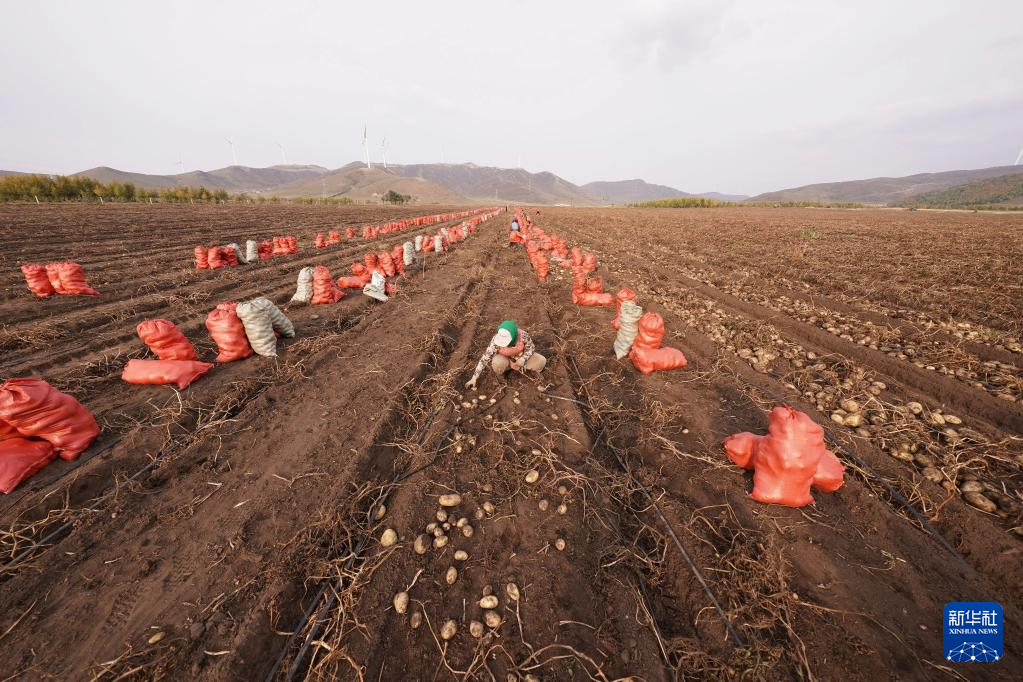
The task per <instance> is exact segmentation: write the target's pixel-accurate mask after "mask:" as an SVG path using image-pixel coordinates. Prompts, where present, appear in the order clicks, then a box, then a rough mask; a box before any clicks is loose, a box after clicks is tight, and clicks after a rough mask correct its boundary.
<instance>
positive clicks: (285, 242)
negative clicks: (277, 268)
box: [195, 237, 298, 270]
mask: <svg viewBox="0 0 1023 682" xmlns="http://www.w3.org/2000/svg"><path fill="white" fill-rule="evenodd" d="M297 252H298V238H297V237H273V238H272V239H267V240H264V241H261V242H257V241H256V240H254V239H249V240H247V241H246V242H245V251H244V252H243V251H242V248H241V247H240V246H239V245H238V244H235V243H231V244H228V245H227V246H211V247H209V248H207V247H205V246H203V245H202V244H200V245H198V246H196V247H195V269H196V270H219V269H220V268H227V267H234V266H236V265H247V264H249V263H255V262H256V261H258V260H269V259H270V258H272V257H273V256H281V255H286V254H289V253H297Z"/></svg>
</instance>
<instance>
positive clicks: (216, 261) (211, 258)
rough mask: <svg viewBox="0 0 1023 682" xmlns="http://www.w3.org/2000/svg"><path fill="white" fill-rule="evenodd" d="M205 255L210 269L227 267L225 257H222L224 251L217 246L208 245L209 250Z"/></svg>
mask: <svg viewBox="0 0 1023 682" xmlns="http://www.w3.org/2000/svg"><path fill="white" fill-rule="evenodd" d="M206 256H207V262H208V263H209V264H210V269H211V270H217V269H219V268H225V267H227V259H226V258H225V257H224V251H223V249H221V248H220V247H219V246H213V247H210V250H209V251H207V252H206Z"/></svg>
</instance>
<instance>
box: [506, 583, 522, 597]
mask: <svg viewBox="0 0 1023 682" xmlns="http://www.w3.org/2000/svg"><path fill="white" fill-rule="evenodd" d="M504 592H505V594H507V595H508V598H509V599H511V600H512V601H518V600H519V586H518V585H516V584H515V583H508V584H507V585H505V586H504Z"/></svg>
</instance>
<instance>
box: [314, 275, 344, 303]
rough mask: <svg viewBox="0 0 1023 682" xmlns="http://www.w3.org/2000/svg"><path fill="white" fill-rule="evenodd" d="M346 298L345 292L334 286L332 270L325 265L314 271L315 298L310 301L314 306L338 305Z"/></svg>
mask: <svg viewBox="0 0 1023 682" xmlns="http://www.w3.org/2000/svg"><path fill="white" fill-rule="evenodd" d="M344 297H345V292H343V291H341V290H340V289H338V288H337V287H336V286H334V281H333V280H332V279H331V278H330V270H329V269H328V268H327V267H326V266H324V265H317V266H316V267H315V268H314V269H313V297H312V299H311V300H310V301H309V302H310V303H312V304H313V305H323V304H328V303H337V302H338V301H340V300H341V299H342V298H344Z"/></svg>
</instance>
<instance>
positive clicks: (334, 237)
mask: <svg viewBox="0 0 1023 682" xmlns="http://www.w3.org/2000/svg"><path fill="white" fill-rule="evenodd" d="M327 241H328V242H330V243H331V244H337V243H338V242H339V241H341V233H340V232H338V231H337V230H331V231H330V233H329V234H328V235H327Z"/></svg>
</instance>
